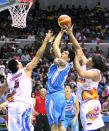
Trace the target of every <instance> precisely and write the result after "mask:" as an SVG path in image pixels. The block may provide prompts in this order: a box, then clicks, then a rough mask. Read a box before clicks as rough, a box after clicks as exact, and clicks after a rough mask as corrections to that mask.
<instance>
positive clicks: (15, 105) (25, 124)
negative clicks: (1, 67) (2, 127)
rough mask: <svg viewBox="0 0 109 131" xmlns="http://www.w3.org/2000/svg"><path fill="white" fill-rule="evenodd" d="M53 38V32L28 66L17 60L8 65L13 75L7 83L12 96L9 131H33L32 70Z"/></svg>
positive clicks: (10, 99)
mask: <svg viewBox="0 0 109 131" xmlns="http://www.w3.org/2000/svg"><path fill="white" fill-rule="evenodd" d="M50 37H52V32H51V31H48V33H47V34H46V37H45V39H44V41H43V44H42V46H41V47H40V49H39V50H38V51H37V53H36V55H35V57H34V58H33V60H32V61H31V62H30V63H28V64H27V65H26V67H25V68H23V67H22V64H21V63H20V62H19V61H16V60H15V59H12V60H10V61H9V63H8V68H9V70H10V71H11V73H9V74H8V77H7V83H8V86H9V88H10V94H9V95H8V97H7V99H8V100H9V101H10V103H9V105H8V117H9V119H8V130H9V131H33V126H32V123H31V120H32V119H31V118H32V111H31V109H32V106H33V102H32V98H31V92H32V79H31V74H32V70H33V69H34V67H35V66H36V64H37V63H38V61H39V59H40V57H41V56H42V54H43V53H44V50H45V48H46V45H47V42H48V41H49V39H50Z"/></svg>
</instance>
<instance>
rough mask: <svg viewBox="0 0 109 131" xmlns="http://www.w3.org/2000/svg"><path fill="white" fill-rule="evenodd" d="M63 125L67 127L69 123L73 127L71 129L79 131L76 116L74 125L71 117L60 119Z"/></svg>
mask: <svg viewBox="0 0 109 131" xmlns="http://www.w3.org/2000/svg"><path fill="white" fill-rule="evenodd" d="M62 124H63V126H64V127H65V128H66V129H67V127H68V126H69V125H70V126H71V127H72V129H73V131H79V124H78V118H77V119H76V123H75V125H73V118H72V119H71V118H67V119H66V118H65V120H64V121H62Z"/></svg>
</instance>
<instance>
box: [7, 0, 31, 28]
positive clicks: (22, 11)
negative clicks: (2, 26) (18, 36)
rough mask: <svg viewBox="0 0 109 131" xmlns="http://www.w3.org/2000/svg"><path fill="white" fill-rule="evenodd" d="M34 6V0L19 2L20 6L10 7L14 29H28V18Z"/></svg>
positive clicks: (21, 0) (20, 0)
mask: <svg viewBox="0 0 109 131" xmlns="http://www.w3.org/2000/svg"><path fill="white" fill-rule="evenodd" d="M32 4H33V1H32V0H19V1H18V5H15V6H12V7H9V12H10V14H11V17H12V26H13V27H17V28H25V27H26V17H27V14H28V12H29V9H30V8H31V6H32Z"/></svg>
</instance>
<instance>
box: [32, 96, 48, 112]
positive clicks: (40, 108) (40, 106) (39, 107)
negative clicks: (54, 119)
mask: <svg viewBox="0 0 109 131" xmlns="http://www.w3.org/2000/svg"><path fill="white" fill-rule="evenodd" d="M35 101H36V105H35V108H34V109H35V111H36V112H38V113H40V114H46V106H45V98H44V99H43V98H42V97H41V96H36V97H35Z"/></svg>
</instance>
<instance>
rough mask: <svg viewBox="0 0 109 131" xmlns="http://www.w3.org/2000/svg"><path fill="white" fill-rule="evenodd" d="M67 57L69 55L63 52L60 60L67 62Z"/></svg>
mask: <svg viewBox="0 0 109 131" xmlns="http://www.w3.org/2000/svg"><path fill="white" fill-rule="evenodd" d="M68 55H69V52H68V51H63V52H62V56H61V57H62V59H64V60H66V61H69V57H68Z"/></svg>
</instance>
